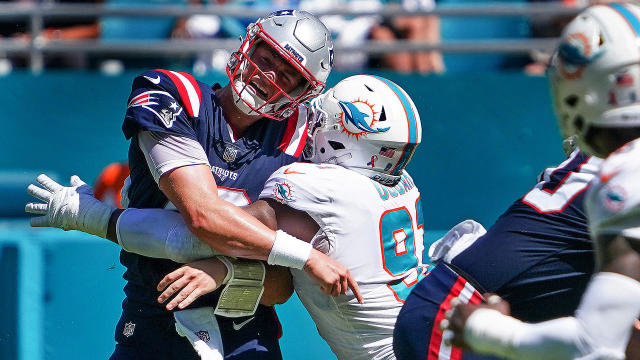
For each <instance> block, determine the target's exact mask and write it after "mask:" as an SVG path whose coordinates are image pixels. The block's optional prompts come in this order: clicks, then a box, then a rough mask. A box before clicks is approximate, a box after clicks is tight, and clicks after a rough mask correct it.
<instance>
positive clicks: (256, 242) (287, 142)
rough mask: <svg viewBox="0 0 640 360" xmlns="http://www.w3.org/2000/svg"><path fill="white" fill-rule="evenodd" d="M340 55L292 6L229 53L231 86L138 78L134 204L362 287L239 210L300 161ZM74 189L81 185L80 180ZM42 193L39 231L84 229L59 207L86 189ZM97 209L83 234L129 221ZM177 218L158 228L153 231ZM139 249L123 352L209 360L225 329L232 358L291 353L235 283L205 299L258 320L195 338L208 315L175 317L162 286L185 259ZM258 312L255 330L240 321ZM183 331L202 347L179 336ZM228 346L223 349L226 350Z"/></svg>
mask: <svg viewBox="0 0 640 360" xmlns="http://www.w3.org/2000/svg"><path fill="white" fill-rule="evenodd" d="M332 60H333V45H332V41H331V37H330V35H329V32H328V31H327V29H326V27H325V26H324V25H323V24H322V23H321V22H320V21H319V20H318V19H317V18H316V17H314V16H313V15H311V14H309V13H307V12H303V11H295V10H282V11H277V12H275V13H272V14H270V15H268V16H266V17H265V18H261V19H259V20H257V21H256V22H255V23H252V24H251V25H249V26H248V28H247V34H246V38H245V39H244V41H243V42H242V45H241V46H240V48H239V49H238V51H236V52H235V53H233V54H232V56H231V58H230V60H229V63H228V66H227V74H228V76H229V83H228V84H227V85H226V86H224V87H221V86H220V85H218V84H216V85H214V86H213V87H211V86H208V85H205V84H202V83H199V82H197V81H196V80H195V79H194V78H193V77H192V76H191V75H189V74H187V73H182V72H176V71H167V70H154V71H148V72H146V73H144V74H142V75H141V76H138V77H137V78H136V79H135V80H134V82H133V87H132V92H131V95H130V97H129V102H128V106H127V111H126V115H125V120H124V124H123V131H124V134H125V136H126V138H127V139H131V145H130V148H129V159H128V160H129V166H130V168H131V177H130V179H131V181H130V184H129V186H128V190H127V192H126V194H125V197H124V201H125V202H126V203H127V205H128V206H129V207H133V208H174V209H177V210H178V211H179V215H181V218H183V219H184V221H185V223H186V225H187V227H188V228H189V230H190V231H191V232H192V233H193V234H195V235H197V236H198V238H200V239H202V240H203V241H204V242H205V243H207V244H208V245H210V246H211V247H212V248H213V249H215V250H217V251H219V252H221V253H225V254H228V255H234V256H244V257H249V258H252V259H257V260H263V261H268V263H269V264H272V265H282V266H288V267H295V268H299V269H302V268H303V267H304V269H305V271H307V272H308V273H309V274H310V275H311V276H312V277H313V278H314V279H315V280H317V281H318V282H319V283H320V284H321V285H322V289H324V291H326V292H327V293H331V294H334V295H338V294H341V293H345V292H346V291H347V287H348V286H349V285H350V284H351V285H353V286H356V285H355V283H354V282H353V281H352V278H351V275H350V274H349V272H348V269H347V268H346V267H344V266H342V265H341V264H338V263H337V262H336V261H334V260H332V259H331V258H329V257H327V256H326V255H324V254H322V253H321V252H319V251H317V250H314V249H312V248H311V245H309V244H308V243H307V242H304V241H301V240H299V239H296V238H295V237H293V236H291V235H289V234H287V233H285V232H283V231H277V232H276V231H274V230H272V229H270V228H269V227H267V226H265V225H263V224H262V223H261V222H259V221H258V220H256V219H255V218H254V217H252V216H250V215H249V214H248V213H247V212H246V211H244V210H242V209H241V208H239V207H238V206H241V205H247V204H249V203H251V202H253V201H256V200H257V199H258V196H259V194H260V191H261V190H262V187H263V185H264V183H265V181H266V180H267V178H268V177H269V175H270V174H271V173H273V171H275V170H276V169H278V168H280V167H281V166H283V165H287V164H290V163H292V162H295V161H298V160H299V159H300V156H301V153H302V149H303V147H304V145H305V134H306V133H305V129H306V124H307V109H306V108H305V107H304V106H301V105H300V104H301V102H302V101H305V100H307V99H309V98H311V97H313V96H316V95H318V94H320V93H321V92H322V90H323V88H324V82H325V81H326V79H327V76H328V75H329V72H330V70H331V66H332V62H333V61H332ZM274 120H275V121H274ZM39 181H40V183H41V184H42V185H43V186H44V187H45V188H48V190H53V189H54V188H56V187H55V185H54V184H53V183H52V182H51V181H50V180H48V179H47V178H46V177H41V178H40V179H39ZM74 184H76V185H78V184H79V181H78V179H75V178H74ZM30 192H31V193H32V194H33V195H35V196H37V197H40V198H42V199H46V200H45V201H48V204H40V205H33V206H27V211H30V212H36V213H45V212H46V211H45V210H44V209H45V207H46V208H51V209H52V211H51V212H49V213H48V215H47V216H45V217H39V218H34V219H32V225H33V226H58V227H63V228H67V229H73V228H74V226H73V225H70V224H69V218H68V217H65V216H66V215H65V214H68V212H69V211H75V210H77V209H74V208H69V207H65V208H56V204H57V203H59V202H60V201H62V199H61V198H64V197H65V196H66V195H69V196H78V193H77V192H76V193H75V194H71V193H66V195H65V194H61V193H57V194H56V195H53V196H52V195H51V194H50V191H47V189H41V188H37V187H35V186H31V187H30ZM82 210H84V209H82ZM90 210H94V211H89V212H86V213H84V215H83V217H82V219H80V220H78V221H80V222H81V223H82V226H83V230H85V231H88V232H90V233H92V234H95V235H98V236H103V237H104V236H106V233H107V227H106V222H105V220H107V219H108V218H110V217H112V216H118V214H119V212H120V210H116V211H111V209H106V208H101V209H99V210H98V208H92V209H90ZM65 211H66V213H65ZM176 215H177V214H176ZM135 216H136V215H135V214H134V213H130V214H129V217H128V218H129V219H130V221H132V222H134V223H135V222H136V221H137V220H136V218H135ZM121 220H122V219H121ZM170 225H171V223H168V222H165V223H156V224H155V225H154V226H153V227H152V228H151V230H158V231H161V230H164V229H166V228H167V226H170ZM163 226H164V227H163ZM76 227H78V226H76ZM137 240H138V241H144V239H137ZM136 246H137V245H136V242H135V241H133V242H131V243H129V244H128V246H125V247H124V249H125V250H129V251H123V252H122V253H121V263H122V264H123V265H124V266H125V267H126V268H127V271H126V273H125V274H124V278H125V280H127V284H126V286H125V289H124V291H125V294H126V298H125V300H124V302H123V303H122V308H123V313H122V317H121V318H120V321H119V323H118V325H117V327H116V332H115V334H116V341H117V345H116V349H115V352H114V353H113V355H112V359H145V358H153V359H177V358H180V359H194V358H198V355H197V353H196V351H194V347H195V348H196V350H197V351H200V350H202V349H201V348H198V346H196V345H197V343H198V339H200V340H202V341H204V342H205V343H207V344H209V343H210V342H212V341H214V340H215V339H217V338H218V336H214V335H215V334H214V333H218V332H219V333H220V334H222V342H223V344H222V345H223V347H224V353H225V354H226V358H228V359H250V358H260V359H280V358H281V353H280V349H279V346H278V337H279V331H280V328H279V324H278V321H277V318H276V317H275V313H274V311H273V309H272V308H269V307H262V306H260V307H258V308H257V310H256V311H255V314H253V312H252V311H248V312H247V311H244V310H246V308H247V305H246V304H244V303H242V304H238V303H237V302H234V299H238V298H237V296H234V295H233V294H236V293H235V292H234V291H235V289H236V288H235V287H231V288H228V289H227V290H228V291H227V292H226V293H225V294H224V295H223V296H221V297H220V300H218V296H219V295H220V294H219V293H217V294H215V296H214V298H213V299H204V301H202V302H201V303H200V304H196V305H195V306H196V307H200V306H203V305H208V306H211V305H216V304H218V307H217V310H216V313H217V314H223V315H232V314H235V315H236V316H237V315H238V314H244V315H252V314H253V315H252V316H253V317H246V319H244V318H240V319H234V318H231V317H227V316H218V319H217V323H213V324H209V325H208V326H209V328H208V330H206V333H205V332H196V333H195V334H196V335H197V338H194V337H193V336H192V335H194V334H192V333H191V332H190V331H189V330H193V329H191V325H193V326H196V327H197V326H199V325H198V323H197V320H198V315H197V314H194V313H191V312H190V313H182V312H176V313H175V319H174V314H171V313H170V312H168V311H166V309H165V307H164V306H163V305H162V304H159V303H158V302H157V301H156V300H157V290H156V286H157V283H158V281H159V280H160V279H162V277H163V276H164V275H165V274H166V273H168V272H170V271H172V270H174V269H176V268H178V267H179V266H180V265H179V264H178V263H176V262H173V261H169V260H164V259H159V258H153V257H147V256H141V255H139V254H137V253H135V249H136ZM230 266H231V265H230ZM243 266H249V269H250V270H251V273H252V274H253V275H255V276H254V278H256V279H258V278H259V279H262V277H264V270H263V267H262V265H261V263H253V266H252V265H247V264H243ZM243 269H244V268H243ZM238 272H239V273H241V272H242V271H238ZM287 274H288V272H287ZM286 276H288V275H286ZM231 285H233V284H231ZM356 290H357V289H356ZM259 292H261V286H257V289H255V291H253V292H252V295H253V297H252V298H253V299H256V298H258V296H257V293H259ZM242 300H246V299H245V298H242ZM238 307H240V308H241V309H238ZM203 309H207V307H205V308H203ZM252 309H254V307H252ZM243 311H244V312H243ZM248 319H251V326H242V327H237V326H235V325H236V324H237V323H238V322H242V321H247V320H248ZM234 320H236V323H234V322H233V321H234ZM176 321H177V323H176ZM176 326H178V328H179V329H178V330H181V333H183V334H184V335H185V336H186V337H187V338H188V339H189V340H191V342H193V343H194V346H191V344H190V343H189V341H187V339H185V338H183V337H180V336H179V335H178V334H177V333H176V331H175V327H176ZM209 345H210V344H209ZM218 345H219V344H214V346H212V347H213V348H214V350H215V348H220V346H218ZM217 356H218V357H220V354H217Z"/></svg>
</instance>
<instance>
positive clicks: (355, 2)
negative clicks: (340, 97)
mask: <svg viewBox="0 0 640 360" xmlns="http://www.w3.org/2000/svg"><path fill="white" fill-rule="evenodd" d="M334 8H342V9H345V10H352V11H376V10H379V9H381V8H382V0H325V1H316V0H301V1H300V9H301V10H306V11H309V12H311V13H317V12H322V11H327V10H331V9H334ZM320 20H321V21H322V22H323V23H324V24H325V25H326V26H327V28H328V29H329V31H331V34H332V35H333V39H334V44H335V45H336V46H357V45H360V44H362V43H363V42H365V41H366V40H367V39H369V38H370V37H371V31H372V29H373V28H374V27H375V26H377V25H378V24H379V23H380V21H381V18H380V17H379V16H357V17H354V16H340V15H331V16H321V17H320ZM368 61H369V58H368V56H367V54H366V53H364V52H350V53H340V54H337V55H336V57H335V63H334V69H336V70H342V71H345V70H347V71H348V70H351V71H353V70H360V69H362V68H364V67H366V66H367V65H368Z"/></svg>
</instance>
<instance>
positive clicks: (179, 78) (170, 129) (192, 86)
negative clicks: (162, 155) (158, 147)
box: [122, 70, 201, 140]
mask: <svg viewBox="0 0 640 360" xmlns="http://www.w3.org/2000/svg"><path fill="white" fill-rule="evenodd" d="M200 98H201V94H200V88H199V86H198V84H197V82H196V81H195V79H194V78H193V76H191V75H189V74H187V73H180V72H176V71H167V70H151V71H147V72H145V73H143V74H142V75H140V76H138V77H136V78H135V79H134V81H133V85H132V90H131V95H130V96H129V101H128V103H127V112H126V115H125V119H124V123H123V125H122V131H123V132H124V135H125V137H126V138H127V139H130V138H131V137H133V136H135V135H136V134H137V133H138V132H139V131H154V132H161V133H167V134H171V135H178V136H185V137H188V138H191V139H194V140H197V136H196V132H195V130H194V123H193V121H194V119H195V118H197V117H198V115H199V111H200Z"/></svg>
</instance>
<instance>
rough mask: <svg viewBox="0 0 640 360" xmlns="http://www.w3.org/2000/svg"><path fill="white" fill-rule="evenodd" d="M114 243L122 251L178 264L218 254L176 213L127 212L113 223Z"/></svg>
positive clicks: (167, 211) (155, 211) (163, 211)
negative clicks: (114, 225)
mask: <svg viewBox="0 0 640 360" xmlns="http://www.w3.org/2000/svg"><path fill="white" fill-rule="evenodd" d="M116 233H117V236H118V243H119V244H120V246H122V248H123V249H124V250H125V251H128V252H132V253H135V254H139V255H144V256H149V257H154V258H161V259H170V260H173V261H175V262H179V263H188V262H191V261H194V260H198V259H203V258H209V257H212V256H215V255H218V254H219V253H218V252H216V251H215V250H213V249H212V248H211V247H210V246H209V245H207V244H206V243H204V242H202V241H201V240H200V239H198V238H197V237H196V236H195V235H193V234H192V233H191V232H190V231H189V229H188V228H187V225H186V223H185V222H184V219H183V218H182V215H180V213H178V212H175V211H170V210H164V209H127V210H125V211H124V212H123V213H122V214H121V215H120V217H119V218H118V222H117V223H116Z"/></svg>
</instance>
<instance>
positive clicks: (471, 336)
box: [464, 273, 640, 360]
mask: <svg viewBox="0 0 640 360" xmlns="http://www.w3.org/2000/svg"><path fill="white" fill-rule="evenodd" d="M639 314H640V283H638V282H637V281H635V280H633V279H631V278H629V277H626V276H623V275H619V274H614V273H598V274H597V275H595V276H594V277H593V279H592V280H591V283H590V284H589V287H588V288H587V291H586V292H585V294H584V296H583V299H582V302H581V304H580V307H579V308H578V310H577V311H576V317H566V318H561V319H555V320H550V321H546V322H542V323H538V324H526V323H523V322H521V321H519V320H516V319H514V318H511V317H508V316H504V315H502V314H500V313H499V312H497V311H495V310H489V309H480V310H477V311H475V312H474V313H473V314H472V315H471V316H470V317H469V319H468V320H467V323H466V326H465V330H464V337H465V341H466V342H467V343H468V344H469V346H470V347H471V348H472V349H473V350H474V351H477V352H480V353H485V354H493V355H498V356H502V357H506V358H510V359H522V360H529V359H531V360H534V359H584V360H587V359H588V360H595V359H624V358H625V349H626V347H627V343H628V341H629V337H630V332H631V329H632V326H633V322H634V320H635V319H636V318H637V317H638V315H639Z"/></svg>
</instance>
